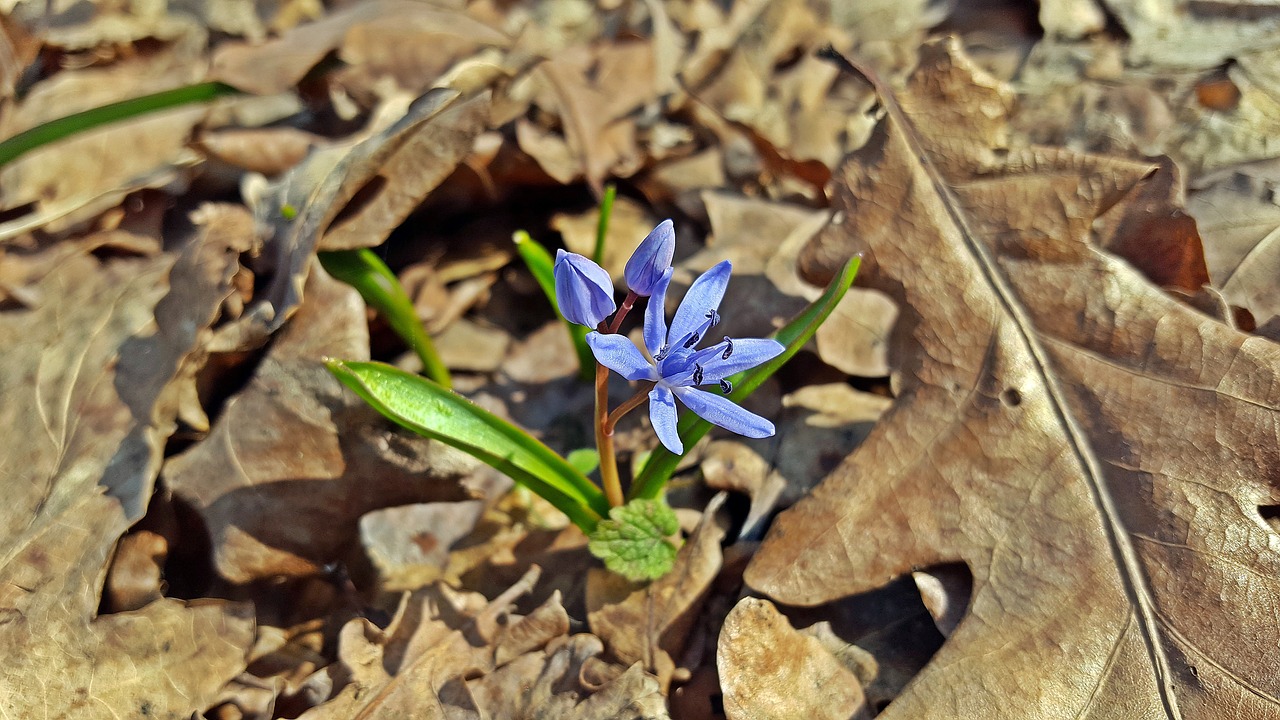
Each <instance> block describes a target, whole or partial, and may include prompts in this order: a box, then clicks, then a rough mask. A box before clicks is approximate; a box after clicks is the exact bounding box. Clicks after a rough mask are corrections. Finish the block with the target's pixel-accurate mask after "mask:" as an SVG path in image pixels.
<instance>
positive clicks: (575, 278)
mask: <svg viewBox="0 0 1280 720" xmlns="http://www.w3.org/2000/svg"><path fill="white" fill-rule="evenodd" d="M555 278H556V303H557V304H558V305H560V314H562V315H564V317H565V319H566V320H568V321H569V322H571V323H577V324H578V325H586V326H587V327H589V328H591V329H592V330H595V329H596V327H597V326H598V325H600V323H602V322H604V321H605V319H606V318H608V317H609V316H610V315H612V314H613V311H614V310H616V309H617V308H618V306H617V305H615V304H614V302H613V281H612V280H610V279H609V273H607V272H605V271H604V268H602V267H600V266H599V265H597V264H595V263H593V262H591V260H590V259H588V258H585V257H583V256H581V255H579V254H577V253H571V252H565V251H564V250H559V251H557V252H556V264H555Z"/></svg>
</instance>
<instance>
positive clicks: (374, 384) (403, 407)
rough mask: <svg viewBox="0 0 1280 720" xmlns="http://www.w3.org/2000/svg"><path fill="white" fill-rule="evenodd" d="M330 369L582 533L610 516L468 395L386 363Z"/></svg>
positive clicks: (579, 479) (546, 453) (598, 497)
mask: <svg viewBox="0 0 1280 720" xmlns="http://www.w3.org/2000/svg"><path fill="white" fill-rule="evenodd" d="M325 365H326V366H327V367H328V368H329V371H330V372H332V373H333V374H334V376H336V377H337V378H338V380H340V381H342V383H343V384H344V385H346V386H347V387H349V388H351V389H352V390H353V391H354V392H355V393H356V394H357V395H359V396H360V397H361V398H363V399H364V401H365V402H367V403H369V404H370V405H371V406H373V407H374V408H375V409H376V410H377V411H378V412H380V413H382V414H383V415H385V416H387V417H388V418H390V419H391V420H393V421H395V422H397V423H399V424H400V425H403V426H404V427H406V428H408V429H410V430H412V431H414V432H416V433H418V434H420V435H425V436H427V437H429V438H434V439H436V440H439V441H441V442H443V443H446V444H449V445H452V446H453V447H456V448H458V449H459V450H462V451H464V452H466V453H469V454H471V455H473V456H475V457H476V458H479V459H480V460H482V461H484V462H485V463H488V464H489V465H491V466H493V467H494V468H497V469H498V470H500V471H502V472H504V473H506V474H507V475H508V476H510V477H511V479H513V480H515V481H516V482H519V483H522V484H523V485H525V486H526V487H528V488H529V489H530V490H532V491H534V492H536V493H538V495H541V496H542V497H543V498H544V499H546V500H547V502H550V503H551V504H552V505H554V506H555V507H556V508H557V509H559V510H560V511H561V512H563V513H564V514H565V515H568V516H569V519H570V520H572V521H573V523H574V524H575V525H577V526H578V527H580V528H582V530H583V532H587V533H590V532H591V531H592V530H594V529H595V526H596V523H597V522H599V521H600V518H602V517H604V516H605V515H606V514H608V512H609V503H608V501H607V500H605V497H604V493H602V492H601V491H600V489H599V488H597V487H596V486H595V484H593V483H592V482H591V480H589V479H588V478H587V476H586V475H583V474H582V473H580V472H578V471H577V470H575V469H574V468H573V466H572V465H570V464H569V463H568V461H566V460H565V459H564V458H562V457H560V456H559V455H557V454H556V453H555V452H554V451H552V450H551V448H549V447H547V446H546V445H543V444H542V443H541V442H539V441H538V440H537V439H536V438H534V437H533V436H532V435H530V434H529V433H527V432H525V431H523V430H521V429H520V428H518V427H516V426H515V425H512V424H511V423H509V422H507V421H506V420H503V419H502V418H500V417H498V416H496V415H494V414H493V413H491V412H489V411H488V410H485V409H484V408H482V407H480V406H479V405H476V404H475V403H473V402H471V401H470V400H467V399H466V398H464V397H462V396H461V395H459V394H457V393H455V392H453V391H452V390H448V389H446V388H444V387H441V386H440V385H438V384H436V383H434V382H432V381H430V380H428V379H426V378H424V377H421V376H419V375H414V374H412V373H407V372H405V371H403V370H400V369H398V368H395V367H392V366H391V365H387V364H385V363H378V362H355V361H345V360H329V361H327V362H326V363H325Z"/></svg>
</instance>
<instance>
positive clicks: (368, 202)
mask: <svg viewBox="0 0 1280 720" xmlns="http://www.w3.org/2000/svg"><path fill="white" fill-rule="evenodd" d="M488 119H489V95H488V93H485V94H482V95H479V96H477V97H474V98H471V99H468V100H465V101H462V102H459V103H457V104H455V105H453V106H451V107H448V108H446V109H444V110H443V111H441V112H440V114H439V115H436V116H434V117H432V118H431V119H430V120H429V121H428V122H427V123H426V124H424V125H423V126H422V127H420V128H417V129H414V130H412V131H410V132H409V133H408V137H407V138H406V139H405V141H404V142H403V144H401V145H400V146H399V147H397V148H395V149H394V150H393V151H392V154H391V156H390V157H388V158H386V159H385V160H383V162H382V166H381V167H379V168H376V172H375V174H373V175H372V176H371V177H369V179H368V180H367V181H366V182H365V183H364V185H362V186H361V187H360V189H359V190H357V191H356V196H355V197H354V198H353V199H352V200H351V203H352V205H353V206H351V207H347V208H344V209H343V210H342V213H341V215H339V217H338V218H337V219H336V220H334V221H333V225H332V226H330V227H329V228H328V229H327V230H325V231H324V236H323V238H322V239H321V241H320V249H321V250H347V249H350V248H358V247H373V246H375V245H381V244H382V241H383V240H385V239H386V238H387V236H388V235H390V234H391V231H392V230H394V229H395V228H396V226H397V225H399V224H400V223H402V222H404V219H405V218H407V217H408V216H409V213H411V212H413V210H414V209H415V208H417V207H418V205H419V204H421V203H422V200H423V198H425V197H426V196H427V195H428V194H430V193H431V191H432V190H435V189H436V188H437V187H439V185H440V183H442V182H444V181H445V178H447V177H449V174H450V173H452V172H453V171H454V170H455V169H456V168H457V167H458V164H459V163H461V162H462V159H463V158H464V157H466V156H467V154H468V153H470V152H471V145H472V143H473V142H474V141H475V139H476V137H477V136H479V135H480V133H481V132H482V131H483V130H485V129H486V123H487V122H488ZM356 203H358V204H356Z"/></svg>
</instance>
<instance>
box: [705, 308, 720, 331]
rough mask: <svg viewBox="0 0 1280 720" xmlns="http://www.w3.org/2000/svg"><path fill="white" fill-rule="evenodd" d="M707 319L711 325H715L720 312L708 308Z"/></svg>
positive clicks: (718, 320)
mask: <svg viewBox="0 0 1280 720" xmlns="http://www.w3.org/2000/svg"><path fill="white" fill-rule="evenodd" d="M707 319H708V320H710V321H711V327H715V326H717V325H719V324H720V313H718V312H716V311H715V310H708V311H707Z"/></svg>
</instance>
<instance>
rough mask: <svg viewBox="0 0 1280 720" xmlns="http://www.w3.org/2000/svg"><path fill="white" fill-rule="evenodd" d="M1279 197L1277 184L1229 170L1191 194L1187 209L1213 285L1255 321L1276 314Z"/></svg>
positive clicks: (1279, 306)
mask: <svg viewBox="0 0 1280 720" xmlns="http://www.w3.org/2000/svg"><path fill="white" fill-rule="evenodd" d="M1278 201H1280V196H1278V195H1277V183H1275V182H1272V181H1267V180H1264V179H1262V178H1255V177H1251V176H1249V175H1245V174H1234V175H1232V176H1231V177H1229V178H1227V179H1225V180H1223V181H1222V182H1219V183H1216V184H1214V185H1213V186H1211V187H1209V188H1206V189H1204V190H1201V191H1200V192H1197V193H1195V194H1193V195H1192V196H1191V198H1190V200H1189V201H1188V204H1187V209H1188V210H1189V211H1190V212H1191V213H1192V214H1193V215H1195V217H1196V219H1197V221H1198V223H1199V226H1200V233H1201V235H1203V236H1204V254H1205V261H1206V262H1207V263H1208V266H1209V275H1210V276H1211V277H1212V278H1213V284H1214V286H1215V287H1217V288H1218V289H1219V290H1221V291H1222V294H1223V295H1224V296H1226V298H1227V300H1229V301H1231V302H1232V303H1234V304H1236V305H1239V306H1241V307H1243V308H1246V309H1247V310H1249V311H1250V312H1251V313H1252V314H1253V318H1254V320H1255V321H1256V323H1257V324H1258V325H1263V324H1265V323H1266V322H1267V321H1269V320H1270V319H1271V318H1274V317H1276V316H1280V202H1278Z"/></svg>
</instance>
